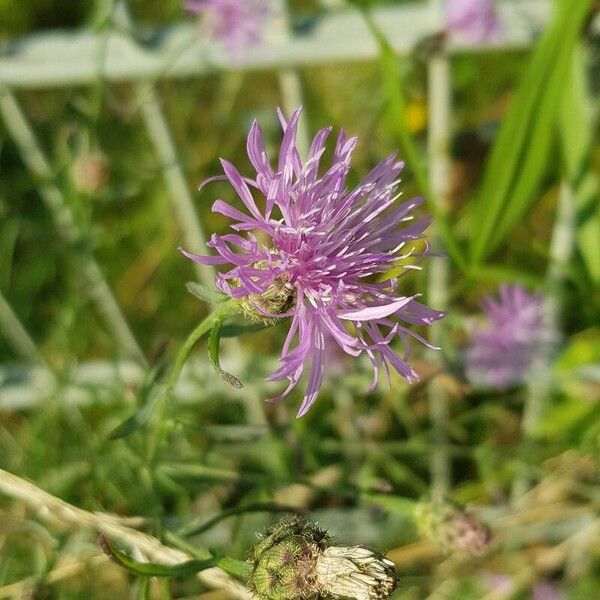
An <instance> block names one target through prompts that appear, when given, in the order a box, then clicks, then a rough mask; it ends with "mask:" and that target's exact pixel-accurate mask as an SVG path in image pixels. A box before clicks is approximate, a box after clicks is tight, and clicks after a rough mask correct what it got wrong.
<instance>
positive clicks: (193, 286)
mask: <svg viewBox="0 0 600 600" xmlns="http://www.w3.org/2000/svg"><path fill="white" fill-rule="evenodd" d="M185 287H186V288H187V291H188V292H189V293H190V294H192V295H193V296H196V298H199V299H200V300H202V302H206V303H207V304H219V302H225V300H227V299H228V297H227V296H226V295H225V294H222V293H221V292H219V290H217V289H215V288H209V287H207V286H205V285H202V284H200V283H196V282H195V281H189V282H188V283H186V284H185Z"/></svg>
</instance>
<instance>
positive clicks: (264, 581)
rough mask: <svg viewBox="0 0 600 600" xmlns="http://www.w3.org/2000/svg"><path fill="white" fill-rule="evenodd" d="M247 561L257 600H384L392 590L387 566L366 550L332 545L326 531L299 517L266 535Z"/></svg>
mask: <svg viewBox="0 0 600 600" xmlns="http://www.w3.org/2000/svg"><path fill="white" fill-rule="evenodd" d="M250 560H251V562H252V575H251V577H250V587H251V588H252V590H253V591H254V593H255V595H256V596H257V598H259V599H260V600H318V599H319V598H322V597H330V598H355V599H356V600H385V599H387V598H388V597H389V596H390V594H391V593H392V591H393V590H394V588H395V587H396V574H395V571H394V565H393V563H392V562H391V561H389V560H387V559H385V558H383V557H382V556H381V555H380V554H378V553H377V552H374V551H372V550H369V549H368V548H362V547H360V546H351V547H343V546H332V545H331V538H330V537H329V536H328V535H327V533H326V532H324V531H322V530H321V529H319V528H318V527H316V526H315V525H313V524H310V523H307V522H306V521H304V520H302V519H299V518H293V519H285V520H283V521H282V522H280V523H279V524H277V525H276V526H275V527H274V528H273V529H271V530H270V531H269V532H267V534H266V535H265V537H264V538H263V539H262V541H260V542H259V543H258V544H257V545H256V547H255V548H254V550H253V552H252V554H251V556H250Z"/></svg>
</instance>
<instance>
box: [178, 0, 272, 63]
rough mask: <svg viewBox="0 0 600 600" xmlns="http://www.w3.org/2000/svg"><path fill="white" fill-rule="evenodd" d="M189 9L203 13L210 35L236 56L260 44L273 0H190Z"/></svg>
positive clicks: (198, 13)
mask: <svg viewBox="0 0 600 600" xmlns="http://www.w3.org/2000/svg"><path fill="white" fill-rule="evenodd" d="M185 8H186V10H188V11H190V12H193V13H195V14H197V15H200V16H201V17H202V18H203V21H204V24H205V26H206V27H207V30H208V31H209V32H210V34H211V35H212V36H213V37H215V38H217V39H219V40H221V41H223V42H224V43H225V44H226V46H227V47H228V48H229V51H230V52H231V54H232V55H233V56H234V57H239V56H240V54H241V53H242V52H243V51H244V49H246V48H247V47H248V46H252V45H254V44H257V43H259V42H260V41H261V40H262V36H263V25H264V22H265V20H266V18H267V17H268V15H269V12H270V11H269V0H187V2H186V3H185Z"/></svg>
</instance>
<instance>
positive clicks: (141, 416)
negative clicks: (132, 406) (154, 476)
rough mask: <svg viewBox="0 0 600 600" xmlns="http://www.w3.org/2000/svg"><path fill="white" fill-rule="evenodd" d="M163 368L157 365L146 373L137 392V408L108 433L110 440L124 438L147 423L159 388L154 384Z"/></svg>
mask: <svg viewBox="0 0 600 600" xmlns="http://www.w3.org/2000/svg"><path fill="white" fill-rule="evenodd" d="M163 370H164V367H163V366H162V365H159V366H157V367H154V368H153V369H152V370H151V371H150V372H149V373H148V375H147V376H146V378H145V380H144V383H143V385H142V387H141V389H140V391H139V393H138V398H137V404H138V409H137V410H136V411H135V413H134V414H133V415H131V416H130V417H128V418H127V419H125V421H123V422H122V423H121V424H120V425H117V427H115V429H113V431H112V432H111V434H110V435H109V439H110V440H118V439H121V438H125V437H127V436H129V435H131V434H132V433H133V432H134V431H136V430H137V429H139V428H141V427H143V426H144V425H146V423H148V421H149V419H150V417H151V415H152V410H153V408H154V405H155V401H156V398H157V396H158V395H159V390H158V388H157V385H156V384H157V381H158V379H159V378H160V377H161V375H162V372H163Z"/></svg>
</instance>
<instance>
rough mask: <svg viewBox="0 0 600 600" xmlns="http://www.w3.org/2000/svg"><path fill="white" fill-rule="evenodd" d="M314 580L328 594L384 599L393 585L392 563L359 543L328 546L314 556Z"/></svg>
mask: <svg viewBox="0 0 600 600" xmlns="http://www.w3.org/2000/svg"><path fill="white" fill-rule="evenodd" d="M316 571H317V584H318V586H319V589H320V590H321V593H322V594H323V595H327V596H334V597H343V598H355V599H356V600H384V599H386V598H389V597H390V595H391V593H392V592H393V591H394V589H395V588H396V571H395V569H394V563H393V562H392V561H390V560H388V559H387V558H384V557H383V556H381V554H378V553H377V552H374V551H373V550H369V549H368V548H363V547H361V546H349V547H348V546H330V547H329V548H326V549H325V550H324V551H323V552H322V553H320V554H319V555H318V557H317V566H316Z"/></svg>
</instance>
